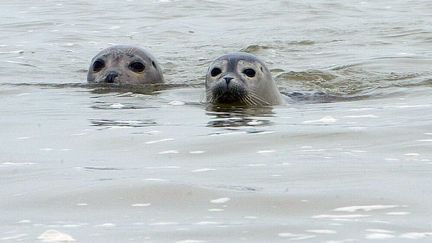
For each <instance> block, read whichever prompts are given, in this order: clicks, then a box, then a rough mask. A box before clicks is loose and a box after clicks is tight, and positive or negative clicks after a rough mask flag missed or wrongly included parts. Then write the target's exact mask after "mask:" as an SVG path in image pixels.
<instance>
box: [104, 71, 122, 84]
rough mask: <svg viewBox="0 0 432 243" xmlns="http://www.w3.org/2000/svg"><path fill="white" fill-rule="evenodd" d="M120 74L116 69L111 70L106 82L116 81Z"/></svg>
mask: <svg viewBox="0 0 432 243" xmlns="http://www.w3.org/2000/svg"><path fill="white" fill-rule="evenodd" d="M118 76H119V73H118V72H116V71H111V72H109V73H108V75H107V76H106V77H105V83H110V84H111V83H114V81H115V79H116V78H117V77H118Z"/></svg>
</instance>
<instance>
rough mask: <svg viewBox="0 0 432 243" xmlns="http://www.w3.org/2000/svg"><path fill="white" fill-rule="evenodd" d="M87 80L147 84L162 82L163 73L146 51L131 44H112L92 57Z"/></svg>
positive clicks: (91, 81) (107, 82) (115, 83)
mask: <svg viewBox="0 0 432 243" xmlns="http://www.w3.org/2000/svg"><path fill="white" fill-rule="evenodd" d="M87 81H88V82H89V83H98V84H112V85H121V84H149V83H161V82H163V75H162V70H161V68H160V67H159V65H158V64H157V63H156V61H155V59H154V57H153V56H152V55H151V54H149V53H148V52H146V51H144V50H142V49H140V48H137V47H132V46H112V47H110V48H107V49H105V50H102V51H101V52H100V53H98V54H97V55H96V56H95V57H94V58H93V59H92V62H91V64H90V68H89V71H88V74H87Z"/></svg>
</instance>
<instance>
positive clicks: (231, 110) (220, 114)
mask: <svg viewBox="0 0 432 243" xmlns="http://www.w3.org/2000/svg"><path fill="white" fill-rule="evenodd" d="M206 110H207V112H206V114H207V115H208V116H209V117H210V119H211V120H210V121H209V122H208V123H207V126H209V127H226V128H235V127H259V126H269V125H271V124H272V123H271V121H270V120H268V119H265V118H266V117H272V116H274V115H275V114H274V112H273V108H272V107H245V106H229V105H224V106H221V105H213V104H209V105H207V108H206Z"/></svg>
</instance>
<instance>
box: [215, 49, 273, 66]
mask: <svg viewBox="0 0 432 243" xmlns="http://www.w3.org/2000/svg"><path fill="white" fill-rule="evenodd" d="M222 60H226V61H228V63H229V64H231V65H233V64H236V63H237V62H238V61H240V60H243V61H246V62H258V63H260V64H261V65H264V66H265V64H264V62H263V61H261V60H259V59H258V58H257V57H256V56H254V55H252V54H249V53H245V52H234V53H229V54H226V55H223V56H221V57H219V58H217V59H216V60H215V62H217V61H222Z"/></svg>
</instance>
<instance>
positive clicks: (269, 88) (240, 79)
mask: <svg viewBox="0 0 432 243" xmlns="http://www.w3.org/2000/svg"><path fill="white" fill-rule="evenodd" d="M205 86H206V99H207V102H209V103H212V104H234V105H237V104H238V105H247V106H269V105H282V104H285V100H284V99H283V97H282V95H281V94H280V93H279V90H278V88H277V86H276V83H275V82H274V81H273V78H272V76H271V73H270V71H269V70H268V68H267V67H266V65H265V64H264V62H262V61H261V60H259V59H258V58H257V57H255V56H254V55H251V54H248V53H243V52H236V53H230V54H226V55H223V56H221V57H219V58H217V59H216V60H214V61H213V62H212V63H211V64H210V67H209V69H208V71H207V75H206V82H205Z"/></svg>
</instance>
